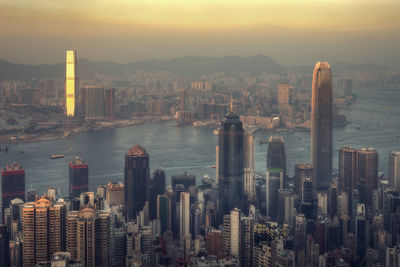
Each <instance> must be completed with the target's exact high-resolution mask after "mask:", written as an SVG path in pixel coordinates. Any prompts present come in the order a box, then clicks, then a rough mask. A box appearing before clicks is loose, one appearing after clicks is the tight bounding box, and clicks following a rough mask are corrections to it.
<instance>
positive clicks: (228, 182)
mask: <svg viewBox="0 0 400 267" xmlns="http://www.w3.org/2000/svg"><path fill="white" fill-rule="evenodd" d="M218 139H219V142H218V143H219V157H218V158H219V169H218V170H219V179H218V187H219V194H218V200H219V212H218V213H219V214H220V216H222V215H224V214H230V212H231V210H232V209H233V208H241V206H242V200H243V171H244V130H243V125H242V122H241V121H240V119H239V116H238V115H237V114H236V113H234V112H233V105H232V99H231V108H230V112H228V113H227V114H226V115H225V118H224V119H223V120H222V122H221V128H220V130H219V135H218ZM219 219H220V220H221V221H222V218H221V217H220V218H219Z"/></svg>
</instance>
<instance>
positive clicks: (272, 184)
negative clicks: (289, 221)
mask: <svg viewBox="0 0 400 267" xmlns="http://www.w3.org/2000/svg"><path fill="white" fill-rule="evenodd" d="M282 181H283V172H281V171H280V172H273V171H267V173H266V181H265V192H266V197H265V200H266V202H265V206H266V214H267V216H269V217H270V218H271V219H276V218H277V217H278V207H277V204H276V200H277V199H278V190H279V189H281V184H282Z"/></svg>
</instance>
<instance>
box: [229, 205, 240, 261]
mask: <svg viewBox="0 0 400 267" xmlns="http://www.w3.org/2000/svg"><path fill="white" fill-rule="evenodd" d="M230 217H231V218H230V226H231V230H230V245H231V249H230V254H231V255H233V256H235V257H236V258H239V257H240V246H241V243H240V242H241V240H240V239H241V238H240V237H241V236H240V234H241V212H240V210H239V209H237V208H235V209H233V210H232V211H231V215H230Z"/></svg>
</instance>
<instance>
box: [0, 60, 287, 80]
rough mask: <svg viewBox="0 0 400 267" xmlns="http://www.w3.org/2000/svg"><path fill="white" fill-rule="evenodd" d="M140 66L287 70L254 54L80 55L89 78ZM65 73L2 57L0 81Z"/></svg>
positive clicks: (186, 71) (184, 70)
mask: <svg viewBox="0 0 400 267" xmlns="http://www.w3.org/2000/svg"><path fill="white" fill-rule="evenodd" d="M137 69H142V70H147V71H154V70H166V71H169V72H171V73H175V74H183V75H201V74H209V73H214V72H226V73H231V72H250V73H260V72H269V73H284V72H285V71H286V69H285V68H284V67H282V66H281V65H279V64H278V63H276V62H275V61H274V60H273V59H271V58H270V57H268V56H263V55H257V56H253V57H240V56H225V57H182V58H175V59H170V60H165V61H161V60H150V61H138V62H132V63H128V64H119V63H114V62H110V61H99V62H93V61H89V60H87V59H84V58H78V65H77V70H78V75H79V77H80V78H82V79H90V78H92V77H93V76H94V75H95V74H118V73H123V72H126V71H136V70H137ZM64 75H65V63H58V64H53V65H26V64H15V63H11V62H7V61H4V60H0V81H4V80H29V79H32V78H62V77H64Z"/></svg>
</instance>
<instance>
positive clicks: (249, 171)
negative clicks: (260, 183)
mask: <svg viewBox="0 0 400 267" xmlns="http://www.w3.org/2000/svg"><path fill="white" fill-rule="evenodd" d="M244 140H245V143H244V151H245V153H244V193H245V194H246V196H247V199H248V200H250V201H251V200H253V199H254V197H255V192H254V190H255V186H254V176H255V172H254V135H253V134H252V133H246V134H245V137H244Z"/></svg>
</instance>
